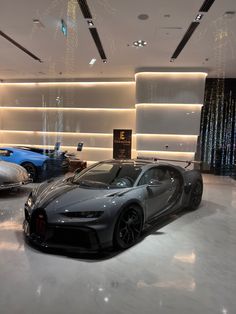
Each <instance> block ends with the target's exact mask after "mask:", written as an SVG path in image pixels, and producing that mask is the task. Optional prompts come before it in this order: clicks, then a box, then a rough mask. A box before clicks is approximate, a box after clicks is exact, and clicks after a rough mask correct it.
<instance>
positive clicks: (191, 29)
mask: <svg viewBox="0 0 236 314" xmlns="http://www.w3.org/2000/svg"><path fill="white" fill-rule="evenodd" d="M198 25H199V22H192V23H191V24H190V26H189V28H188V30H187V31H186V33H185V34H184V37H183V38H182V40H181V42H180V43H179V45H178V47H177V48H176V50H175V52H174V53H173V55H172V57H171V59H172V60H173V59H176V58H177V57H178V55H179V54H180V53H181V51H182V50H183V49H184V47H185V45H186V44H187V42H188V41H189V39H190V37H191V36H192V34H193V32H194V31H195V29H196V28H197V27H198Z"/></svg>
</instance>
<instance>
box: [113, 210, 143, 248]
mask: <svg viewBox="0 0 236 314" xmlns="http://www.w3.org/2000/svg"><path fill="white" fill-rule="evenodd" d="M142 228H143V215H142V210H141V209H140V208H139V207H138V206H135V205H129V206H127V207H126V208H125V209H124V210H123V211H122V212H121V214H120V216H119V218H118V220H117V223H116V226H115V231H114V245H115V246H116V247H118V248H120V249H127V248H129V247H130V246H132V245H134V244H135V243H136V242H137V240H138V239H139V237H140V234H141V232H142Z"/></svg>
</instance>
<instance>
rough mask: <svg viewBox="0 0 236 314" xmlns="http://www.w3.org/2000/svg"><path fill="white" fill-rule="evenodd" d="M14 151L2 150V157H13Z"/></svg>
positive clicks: (0, 150) (0, 154)
mask: <svg viewBox="0 0 236 314" xmlns="http://www.w3.org/2000/svg"><path fill="white" fill-rule="evenodd" d="M11 154H12V151H10V150H8V149H0V156H1V157H9V156H11Z"/></svg>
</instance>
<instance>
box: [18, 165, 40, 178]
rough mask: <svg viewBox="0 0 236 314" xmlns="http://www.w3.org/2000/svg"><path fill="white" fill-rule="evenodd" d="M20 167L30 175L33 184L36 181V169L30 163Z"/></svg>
mask: <svg viewBox="0 0 236 314" xmlns="http://www.w3.org/2000/svg"><path fill="white" fill-rule="evenodd" d="M21 166H22V167H24V168H25V170H26V171H27V172H28V174H29V175H30V178H31V179H32V180H33V182H35V181H36V179H37V169H36V167H35V166H34V165H33V164H32V163H31V162H24V163H23V164H22V165H21Z"/></svg>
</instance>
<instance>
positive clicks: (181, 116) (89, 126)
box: [0, 72, 206, 161]
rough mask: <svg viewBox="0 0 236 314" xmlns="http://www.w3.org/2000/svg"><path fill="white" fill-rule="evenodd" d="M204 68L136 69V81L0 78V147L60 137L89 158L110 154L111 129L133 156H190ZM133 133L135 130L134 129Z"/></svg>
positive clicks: (65, 145) (47, 141)
mask: <svg viewBox="0 0 236 314" xmlns="http://www.w3.org/2000/svg"><path fill="white" fill-rule="evenodd" d="M205 78H206V74H204V73H197V72H195V73H193V72H191V73H190V72H188V73H186V72H185V73H183V72H181V73H180V72H176V73H173V72H171V73H170V72H165V73H163V72H141V73H137V74H136V75H135V80H136V81H135V82H70V83H68V82H67V83H62V82H61V83H58V82H57V83H56V82H54V83H29V84H28V83H0V143H1V145H3V146H4V145H22V144H23V145H26V144H27V145H38V146H42V145H48V146H54V143H55V142H56V141H61V143H62V148H64V149H66V150H68V151H75V149H76V146H77V143H78V142H84V150H83V152H82V153H79V155H80V157H81V158H83V159H86V160H88V161H97V160H102V159H109V158H112V147H113V129H116V128H117V129H119V128H121V129H132V130H133V134H134V135H133V139H132V142H133V145H132V149H133V150H132V156H133V157H136V156H137V155H139V156H140V155H142V156H147V157H162V158H171V159H173V158H174V159H176V158H177V159H183V160H189V159H194V155H195V152H196V145H197V137H198V135H199V127H200V114H201V106H202V104H203V97H204V87H205ZM136 133H137V134H136Z"/></svg>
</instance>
